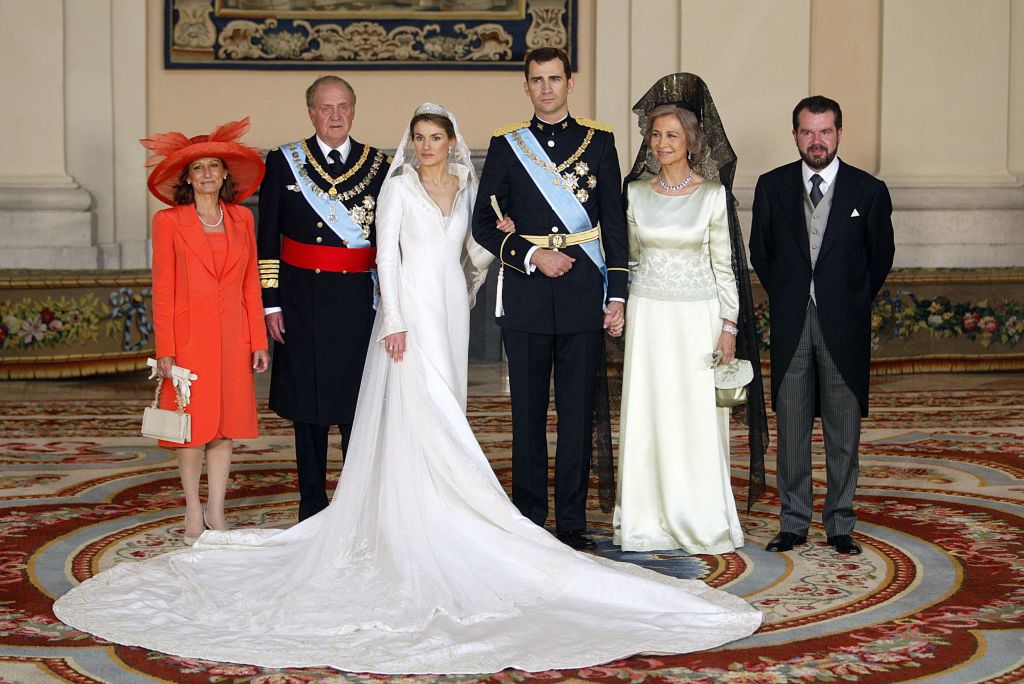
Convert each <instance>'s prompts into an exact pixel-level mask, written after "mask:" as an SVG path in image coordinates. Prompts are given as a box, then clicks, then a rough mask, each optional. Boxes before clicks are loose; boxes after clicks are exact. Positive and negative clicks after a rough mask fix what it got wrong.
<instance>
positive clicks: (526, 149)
mask: <svg viewBox="0 0 1024 684" xmlns="http://www.w3.org/2000/svg"><path fill="white" fill-rule="evenodd" d="M512 137H513V138H514V139H515V141H516V142H517V143H518V144H519V149H521V150H522V151H523V153H524V154H525V155H526V157H527V158H528V159H529V160H530V161H532V162H533V163H534V164H536V165H537V166H540V167H541V168H544V169H547V170H548V171H550V172H552V173H554V174H556V175H557V174H561V173H562V171H565V170H566V169H567V168H569V167H570V166H572V165H573V164H575V163H576V160H577V159H579V158H580V157H582V156H583V152H584V151H585V150H586V149H587V147H588V146H589V145H590V141H591V139H593V137H594V129H593V128H588V129H587V135H586V137H585V138H583V143H582V144H581V145H580V146H579V148H578V149H577V150H576V151H575V152H573V153H572V156H571V157H569V158H568V159H566V160H565V161H564V162H562V163H561V164H559V165H558V166H555V165H554V164H552V163H551V162H548V161H545V160H543V159H541V158H540V157H538V156H537V155H535V154H534V153H533V151H532V150H531V149H530V148H529V147H527V146H526V143H525V142H523V139H522V138H521V137H520V136H519V131H512Z"/></svg>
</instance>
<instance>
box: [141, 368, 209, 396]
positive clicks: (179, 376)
mask: <svg viewBox="0 0 1024 684" xmlns="http://www.w3.org/2000/svg"><path fill="white" fill-rule="evenodd" d="M146 365H147V366H149V367H150V368H152V369H153V370H152V371H151V372H150V374H149V379H150V380H155V379H156V378H159V377H160V368H159V365H158V364H157V361H156V359H146ZM198 379H199V376H198V375H196V374H195V373H193V372H192V371H190V370H189V369H188V368H182V367H181V366H171V384H172V385H173V386H174V387H175V388H176V389H179V390H180V391H181V398H182V405H183V406H188V403H189V401H190V400H191V397H192V381H193V380H198Z"/></svg>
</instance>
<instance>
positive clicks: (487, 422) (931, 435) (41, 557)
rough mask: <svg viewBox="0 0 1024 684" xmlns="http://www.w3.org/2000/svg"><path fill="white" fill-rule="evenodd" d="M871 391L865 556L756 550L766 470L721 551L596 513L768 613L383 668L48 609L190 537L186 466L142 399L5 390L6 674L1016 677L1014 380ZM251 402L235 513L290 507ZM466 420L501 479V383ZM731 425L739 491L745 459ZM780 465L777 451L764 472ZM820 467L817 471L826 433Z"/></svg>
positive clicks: (597, 525) (1018, 396) (1023, 421)
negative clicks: (183, 637)
mask: <svg viewBox="0 0 1024 684" xmlns="http://www.w3.org/2000/svg"><path fill="white" fill-rule="evenodd" d="M872 404H873V406H872V411H873V413H872V416H871V417H870V418H869V419H868V420H867V421H866V422H865V425H864V428H865V430H864V436H863V444H862V455H861V461H862V462H861V488H860V490H859V494H858V502H859V519H860V522H859V524H858V528H857V529H858V538H859V539H860V540H861V541H862V542H863V544H864V549H865V553H864V554H863V555H861V556H854V557H839V556H837V555H835V554H834V553H833V552H832V550H831V549H830V548H829V547H828V546H827V545H826V544H825V538H824V534H823V531H822V530H821V528H820V527H815V528H812V530H811V538H810V540H809V543H808V544H807V545H806V546H804V547H799V549H798V551H796V552H792V553H788V554H769V553H766V552H764V551H763V545H764V543H765V542H766V541H767V540H768V539H769V538H771V536H772V535H773V534H774V533H775V531H776V519H775V512H776V510H777V505H778V501H777V500H776V498H775V495H774V494H775V493H774V490H772V489H769V493H768V495H766V496H765V497H764V498H763V499H762V501H760V502H759V503H758V505H756V506H755V507H754V511H753V512H752V513H751V514H749V515H745V514H744V515H742V520H743V526H744V530H745V532H746V534H747V545H746V546H745V547H744V548H743V549H742V551H741V552H740V553H734V554H728V555H724V556H717V557H716V556H696V557H687V556H684V555H682V554H678V553H664V554H657V553H647V554H639V553H628V554H622V553H618V552H617V551H616V550H615V549H614V547H612V546H611V545H610V543H609V538H610V524H609V520H608V518H607V516H602V515H601V514H598V513H593V514H592V515H591V518H592V526H593V530H592V531H593V532H595V534H596V535H597V536H599V537H600V538H601V539H602V540H603V541H602V544H601V546H600V549H599V550H600V552H601V553H602V554H603V555H606V556H609V557H613V558H617V559H620V560H626V561H631V562H635V563H640V564H643V565H645V566H647V567H650V568H653V569H656V570H658V571H659V572H664V573H668V574H672V575H677V576H681V577H702V578H704V579H705V580H706V581H708V582H709V583H710V584H712V585H714V586H716V587H721V588H725V589H727V590H728V591H731V592H733V593H735V594H739V595H741V596H743V597H745V598H747V599H748V600H749V601H751V602H752V603H754V604H755V605H756V606H757V607H758V608H759V609H760V610H762V611H763V612H764V613H765V625H764V627H763V628H762V629H761V631H760V632H758V633H757V634H755V635H754V636H753V637H751V638H749V639H747V640H744V641H742V642H738V643H735V644H731V645H729V646H726V647H724V648H721V649H718V650H716V651H713V652H707V653H697V654H690V655H685V656H677V657H637V658H631V659H628V660H623V661H619V662H615V663H609V664H607V665H605V666H602V667H593V668H586V669H582V670H576V671H563V672H556V671H552V672H544V673H524V672H518V671H506V672H503V673H500V674H496V675H492V676H484V677H415V678H397V677H395V678H389V677H383V676H368V675H356V674H348V673H339V672H336V671H333V670H327V669H324V670H263V669H260V668H255V667H248V666H242V665H225V664H217V663H210V662H204V661H198V660H188V659H183V658H175V657H171V656H166V655H163V654H161V653H156V652H149V651H145V650H142V649H136V648H127V647H121V646H113V645H110V644H107V643H105V642H102V641H99V640H97V639H95V638H93V637H91V636H89V635H86V634H82V633H80V632H77V631H75V630H72V629H70V628H67V627H65V626H64V625H62V624H61V623H59V622H57V621H56V620H55V619H54V618H53V614H52V612H51V610H50V605H51V603H52V600H53V598H54V597H55V596H57V595H59V594H61V593H63V592H64V591H66V590H67V589H68V587H70V586H71V585H72V584H73V583H75V582H79V581H81V580H83V579H85V578H86V577H89V576H90V575H92V574H94V573H96V572H98V571H99V570H102V569H103V568H106V567H109V566H110V565H112V564H114V563H122V562H134V561H136V560H138V559H141V558H145V557H148V556H150V555H153V554H159V553H163V552H164V551H166V550H168V549H171V548H175V547H177V546H178V545H180V544H181V541H180V534H181V531H182V522H183V521H182V508H181V501H180V498H179V496H180V494H179V491H180V490H179V485H178V474H177V469H176V466H175V462H174V460H173V459H172V458H171V457H170V455H169V454H168V453H167V452H165V451H162V450H160V449H157V448H155V447H153V446H152V445H151V444H150V443H149V441H148V440H145V439H143V438H141V437H139V436H137V432H138V416H137V414H138V413H139V406H141V403H140V402H138V401H113V400H111V401H90V402H77V401H70V400H69V401H44V402H32V403H27V402H19V401H17V400H15V399H14V398H8V399H7V400H4V401H0V461H2V463H3V470H2V471H0V472H2V475H0V494H2V500H0V540H2V544H0V683H2V682H57V681H69V682H83V683H84V682H136V681H174V682H230V683H235V682H259V683H261V684H277V683H285V682H289V683H290V682H295V683H299V682H312V681H333V682H380V681H423V682H428V681H459V682H470V681H491V682H520V681H522V682H529V681H551V682H557V681H603V682H645V683H646V682H668V681H672V682H744V683H752V682H757V683H761V682H766V683H767V682H834V681H862V682H896V681H907V680H912V679H921V680H926V681H934V682H950V683H954V682H955V683H958V684H959V683H963V682H999V683H1009V682H1018V681H1022V680H1024V648H1022V647H1021V643H1022V640H1024V533H1022V531H1021V530H1022V528H1024V520H1022V518H1024V515H1022V511H1024V508H1022V502H1024V481H1022V477H1021V476H1022V470H1024V391H1016V390H1006V391H998V392H982V391H941V392H939V391H926V392H876V393H875V394H874V395H873V397H872ZM262 418H263V426H264V436H263V437H262V438H260V439H259V440H256V441H253V442H249V443H246V444H243V445H241V446H240V448H239V449H238V453H237V455H236V464H235V467H234V474H233V477H232V481H231V486H230V490H229V492H228V496H229V498H230V502H229V506H230V510H229V518H230V522H231V523H232V524H233V525H234V526H250V525H251V526H281V525H286V524H289V523H290V522H291V521H292V520H293V519H294V515H295V510H296V506H295V496H294V492H295V486H296V482H295V470H294V465H293V463H292V460H291V459H292V452H291V444H290V441H291V440H290V434H289V432H290V431H289V427H288V425H287V424H285V423H284V422H282V421H279V420H278V419H277V418H276V417H274V416H272V415H269V414H265V415H263V416H262ZM470 419H471V422H472V424H473V427H474V429H475V430H476V432H477V434H478V436H479V437H480V440H481V442H482V443H483V445H484V449H485V451H487V453H488V455H489V456H490V458H491V460H492V464H493V466H494V468H495V471H496V472H497V473H498V475H499V477H500V478H501V479H502V481H503V483H505V484H506V485H508V483H509V477H510V464H509V453H510V448H511V443H510V439H509V437H508V435H509V431H510V428H511V425H510V418H509V414H508V404H507V401H506V400H505V399H504V398H502V397H476V398H471V399H470ZM734 445H735V452H734V454H733V456H734V461H733V475H734V486H735V487H736V489H737V498H741V492H745V470H744V463H745V460H746V458H745V453H744V452H743V449H742V446H741V445H740V443H739V440H734ZM815 448H816V449H817V450H819V451H820V449H821V440H820V434H816V443H815ZM338 465H339V464H338V463H337V462H335V464H334V465H333V466H332V467H333V469H334V470H337V467H338ZM773 465H774V459H773V458H769V462H768V467H769V475H771V468H772V466H773ZM816 466H817V467H816V469H815V478H816V482H817V484H818V485H819V486H820V485H821V484H823V482H824V476H825V474H824V463H823V461H822V460H821V454H820V453H819V454H818V458H817V463H816ZM770 483H771V477H769V484H770ZM819 504H820V500H819ZM592 507H593V509H594V510H595V511H596V509H597V505H596V501H592ZM595 628H599V626H595ZM585 647H586V646H585V643H583V644H581V648H585Z"/></svg>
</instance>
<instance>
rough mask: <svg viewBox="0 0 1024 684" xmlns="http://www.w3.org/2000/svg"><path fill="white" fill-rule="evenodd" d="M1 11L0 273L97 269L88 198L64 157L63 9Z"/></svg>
mask: <svg viewBox="0 0 1024 684" xmlns="http://www.w3.org/2000/svg"><path fill="white" fill-rule="evenodd" d="M3 13H4V21H3V24H2V29H0V82H2V83H4V88H5V93H4V97H3V99H2V100H0V129H2V130H3V135H4V147H5V150H4V158H5V161H4V169H3V171H2V172H0V268H97V267H98V266H99V256H98V251H97V249H96V247H95V240H94V223H93V214H92V213H91V212H90V207H91V206H92V199H91V197H90V196H89V193H88V192H86V191H85V190H83V189H82V188H81V187H79V185H78V183H76V182H75V179H74V178H72V177H71V176H70V175H69V174H68V170H67V162H66V159H65V154H64V150H65V142H66V140H65V135H64V132H65V131H64V123H65V116H66V111H65V106H64V41H63V34H64V3H63V1H62V0H7V1H5V2H4V10H3ZM40 55H44V56H42V57H40Z"/></svg>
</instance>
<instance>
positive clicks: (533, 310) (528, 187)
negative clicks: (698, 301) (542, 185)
mask: <svg viewBox="0 0 1024 684" xmlns="http://www.w3.org/2000/svg"><path fill="white" fill-rule="evenodd" d="M527 126H529V127H530V129H531V130H532V131H533V133H534V135H535V136H536V137H537V139H538V140H539V141H540V143H541V146H543V148H544V149H545V151H547V153H548V157H549V158H550V160H551V162H552V163H554V164H555V165H556V166H558V165H560V164H563V163H564V162H565V161H566V160H568V159H570V157H572V156H573V155H574V154H576V153H577V152H578V151H579V150H580V148H581V147H582V146H583V144H584V141H585V140H586V138H587V136H588V134H589V135H590V141H589V142H588V143H587V145H586V148H585V149H584V150H583V151H582V153H581V154H580V155H579V156H578V158H577V159H576V160H575V161H573V162H572V164H570V166H569V167H567V168H566V169H565V171H564V172H568V171H572V170H573V169H574V168H575V167H576V165H577V164H579V163H580V162H583V163H585V164H586V166H587V171H588V172H587V173H586V174H583V176H584V178H583V180H582V181H581V182H580V183H579V187H580V188H582V189H585V190H586V191H587V197H586V199H585V200H583V202H582V204H583V207H584V208H585V209H586V210H587V213H588V214H589V215H590V221H591V226H597V225H600V227H601V241H602V243H603V245H604V253H605V264H606V265H607V266H608V269H609V270H608V296H609V297H618V298H621V299H625V298H626V279H627V274H628V271H627V261H628V258H629V245H628V240H627V237H626V214H625V209H624V208H623V203H622V178H621V174H620V173H619V159H618V155H617V154H616V152H615V138H614V136H613V135H612V133H611V131H610V130H608V129H607V128H606V127H605V126H603V125H602V124H599V123H597V122H595V121H590V120H587V119H574V118H573V117H571V116H570V117H569V118H567V119H566V120H565V121H562V122H560V123H557V124H554V125H551V124H546V123H544V122H542V121H540V120H539V119H537V117H534V118H533V120H532V121H523V122H521V123H520V124H516V125H514V126H510V127H508V128H505V129H503V130H499V131H495V134H494V137H493V138H491V145H490V149H488V150H487V160H486V162H484V170H483V173H482V174H481V177H480V190H479V192H478V193H477V201H476V208H475V210H474V212H473V237H474V238H475V239H476V241H477V242H479V243H480V244H481V245H482V246H483V247H484V248H486V249H488V250H489V251H491V252H492V253H493V254H494V255H495V256H497V257H498V259H499V260H500V261H501V263H502V264H503V266H504V268H505V275H504V294H503V297H502V300H503V305H504V309H505V315H504V316H502V317H500V318H499V319H498V324H499V325H501V326H502V327H505V328H509V329H511V330H520V331H523V332H531V333H540V334H547V335H555V334H559V335H561V334H574V333H580V332H587V331H593V330H601V328H602V326H603V324H604V313H603V309H604V302H603V301H602V298H603V294H604V285H603V281H602V279H601V273H600V271H598V269H597V266H595V265H594V262H593V261H591V260H590V257H588V256H587V254H586V252H584V251H583V248H582V247H581V246H579V245H574V246H571V247H566V248H564V249H563V250H562V251H563V252H564V253H565V254H567V255H569V256H571V257H573V258H574V259H576V262H575V263H574V264H573V267H572V269H570V270H569V272H568V273H566V274H565V275H564V276H560V277H557V278H548V277H547V276H545V275H544V274H543V273H541V272H540V270H539V269H537V270H535V271H534V272H533V274H531V275H527V274H526V273H525V270H524V262H523V259H524V258H525V257H526V253H527V252H528V251H529V249H530V248H531V247H532V246H533V245H532V244H531V243H530V242H528V241H527V240H525V239H523V238H522V237H521V236H522V235H543V236H547V235H550V234H551V233H552V232H561V233H567V232H568V231H566V229H565V225H564V224H563V223H562V221H561V220H560V219H559V218H558V215H557V214H556V213H555V211H554V210H553V209H552V208H551V206H550V205H549V204H548V203H547V201H546V200H545V199H544V196H543V195H542V194H541V192H540V190H539V189H538V188H537V186H536V184H534V182H533V180H532V178H531V177H530V176H529V175H528V172H527V170H526V169H525V168H524V167H523V165H522V163H521V162H520V161H519V159H518V157H517V156H516V154H515V152H513V150H512V148H511V147H510V142H509V141H508V140H507V139H506V138H505V137H504V133H506V132H508V131H511V130H515V129H517V128H521V127H522V128H525V127H527ZM549 142H551V143H553V145H549V144H548V143H549ZM512 144H515V143H512ZM586 176H593V177H594V178H595V180H596V186H595V187H589V184H588V182H587V179H586ZM491 195H494V196H495V197H497V199H498V206H499V207H501V210H502V212H504V213H505V215H507V216H510V217H511V218H512V220H513V221H515V224H516V233H512V234H506V233H503V232H501V231H500V230H498V229H497V228H496V227H495V222H496V220H497V219H496V217H495V214H494V210H493V209H492V208H491V203H490V197H491Z"/></svg>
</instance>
